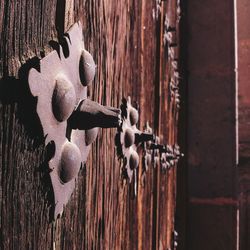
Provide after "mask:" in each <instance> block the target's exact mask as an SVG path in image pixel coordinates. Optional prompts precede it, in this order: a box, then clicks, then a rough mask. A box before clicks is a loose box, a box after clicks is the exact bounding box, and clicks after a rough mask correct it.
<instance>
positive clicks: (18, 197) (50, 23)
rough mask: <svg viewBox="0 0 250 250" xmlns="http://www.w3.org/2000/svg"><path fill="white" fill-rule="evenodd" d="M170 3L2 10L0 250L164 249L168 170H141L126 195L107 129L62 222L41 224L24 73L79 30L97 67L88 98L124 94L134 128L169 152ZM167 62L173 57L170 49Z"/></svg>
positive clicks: (168, 227)
mask: <svg viewBox="0 0 250 250" xmlns="http://www.w3.org/2000/svg"><path fill="white" fill-rule="evenodd" d="M177 3H178V1H175V0H171V1H163V2H160V3H157V1H153V0H152V1H146V0H145V1H144V0H143V1H135V0H124V1H120V0H114V1H108V0H102V1H97V0H83V1H79V0H69V1H63V0H62V1H59V0H58V1H56V0H50V1H48V0H26V1H21V0H17V1H16V0H3V1H1V3H0V32H1V33H0V79H1V81H0V100H1V103H0V116H1V120H0V155H1V164H0V165H1V168H0V201H1V205H0V213H1V223H0V225H1V230H0V236H1V237H0V239H1V240H0V242H1V247H0V248H1V249H168V248H171V249H173V248H172V244H173V231H174V212H175V195H176V188H175V186H176V170H175V168H172V169H171V170H169V171H165V172H164V171H162V169H161V168H160V167H157V168H155V169H154V168H150V170H149V171H148V172H147V173H146V174H145V176H144V177H143V175H142V164H140V165H139V169H138V175H137V178H138V186H137V196H135V195H134V192H133V185H132V184H129V183H128V181H126V180H123V179H122V177H121V165H122V161H121V160H119V159H118V157H117V156H116V152H115V144H114V138H115V133H116V130H115V129H105V130H101V131H100V133H99V136H98V139H97V140H96V142H95V143H94V144H93V146H92V150H91V153H90V155H89V158H88V161H87V164H86V167H84V168H83V169H82V170H81V171H80V173H79V176H78V179H77V184H76V188H75V191H74V193H73V195H72V197H71V199H70V202H69V203H68V204H67V206H66V207H65V209H64V214H63V216H62V218H60V219H58V220H57V221H56V222H53V221H50V213H51V206H52V205H53V195H52V188H51V184H50V179H49V175H48V164H47V161H46V157H47V156H46V150H45V145H44V136H43V133H42V131H41V127H40V126H39V119H38V118H37V116H36V112H35V107H36V100H35V99H33V98H32V97H31V96H30V93H29V91H28V88H27V86H28V85H27V74H28V70H29V68H30V67H32V65H34V63H35V62H39V60H40V59H41V58H42V57H44V56H45V55H48V54H49V53H50V52H51V51H52V47H51V46H50V45H51V44H53V42H52V43H51V41H58V40H59V41H60V38H61V37H62V35H63V32H65V31H67V29H68V28H69V27H70V26H71V25H72V24H73V23H74V22H77V21H81V23H82V24H83V27H84V28H83V34H84V39H85V45H86V48H87V49H88V50H89V51H90V53H91V54H92V55H93V57H94V60H95V62H96V64H97V74H96V77H95V81H94V83H93V85H92V87H91V88H90V90H89V96H90V97H91V98H92V99H94V100H95V101H98V102H99V103H101V104H105V105H112V106H115V107H119V105H120V103H121V99H122V97H127V96H128V95H130V96H131V98H132V101H133V102H137V103H138V104H139V107H140V121H139V126H140V128H141V129H142V128H143V126H144V125H145V123H146V121H149V122H150V125H151V126H152V127H153V128H154V131H155V132H156V134H157V135H158V136H159V137H160V140H161V142H162V143H165V144H166V143H168V144H171V145H173V144H175V143H176V136H177V129H176V128H177V120H178V110H177V108H176V104H175V101H174V100H173V99H171V97H170V95H169V91H170V90H169V82H170V79H171V77H172V75H173V74H174V72H173V69H172V64H171V63H172V59H171V58H169V56H168V53H167V51H168V48H167V47H166V46H165V47H164V44H163V33H164V32H163V31H164V18H165V14H166V13H167V14H168V16H169V17H170V21H171V23H173V24H174V25H176V26H177V32H176V34H177V35H176V39H177V40H176V41H177V43H178V34H179V33H178V22H177V19H178V11H179V8H178V6H177ZM153 14H154V15H153ZM158 15H159V16H158ZM157 16H158V17H157ZM175 53H176V57H178V47H176V48H175ZM140 155H141V154H140Z"/></svg>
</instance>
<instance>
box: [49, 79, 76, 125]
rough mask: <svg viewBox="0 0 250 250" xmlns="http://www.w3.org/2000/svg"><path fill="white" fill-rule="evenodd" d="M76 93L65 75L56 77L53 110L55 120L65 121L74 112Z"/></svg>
mask: <svg viewBox="0 0 250 250" xmlns="http://www.w3.org/2000/svg"><path fill="white" fill-rule="evenodd" d="M75 101H76V93H75V90H74V87H73V85H72V84H71V82H70V81H69V80H68V79H67V78H66V77H65V76H63V75H59V76H57V77H56V85H55V89H54V93H53V97H52V110H53V114H54V116H55V118H56V119H57V120H58V121H60V122H62V121H65V120H66V119H67V118H68V117H69V116H70V115H71V113H72V112H73V110H74V106H75Z"/></svg>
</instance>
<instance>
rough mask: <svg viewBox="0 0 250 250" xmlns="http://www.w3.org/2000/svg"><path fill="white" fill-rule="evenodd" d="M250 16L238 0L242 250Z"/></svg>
mask: <svg viewBox="0 0 250 250" xmlns="http://www.w3.org/2000/svg"><path fill="white" fill-rule="evenodd" d="M249 14H250V3H249V1H247V0H238V1H237V22H238V34H237V35H238V41H237V42H238V58H239V60H238V62H239V65H238V79H239V87H238V88H239V92H238V93H239V193H240V195H239V219H240V230H239V233H240V248H239V249H240V250H245V249H249V248H250V239H249V232H250V168H249V166H250V129H249V125H250V97H249V93H250V85H249V77H250V71H249V67H250V59H249V53H250V28H249V25H245V24H246V23H247V21H248V17H249Z"/></svg>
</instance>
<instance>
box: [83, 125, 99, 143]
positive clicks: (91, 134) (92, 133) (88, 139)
mask: <svg viewBox="0 0 250 250" xmlns="http://www.w3.org/2000/svg"><path fill="white" fill-rule="evenodd" d="M98 131H99V128H92V129H88V130H86V131H85V143H86V145H87V146H88V145H90V144H92V143H93V142H94V141H95V139H96V137H97V135H98Z"/></svg>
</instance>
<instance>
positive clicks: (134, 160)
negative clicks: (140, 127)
mask: <svg viewBox="0 0 250 250" xmlns="http://www.w3.org/2000/svg"><path fill="white" fill-rule="evenodd" d="M138 165H139V155H138V154H137V152H136V151H134V150H133V152H132V153H131V155H130V158H129V167H130V169H132V170H133V169H135V168H137V167H138Z"/></svg>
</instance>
